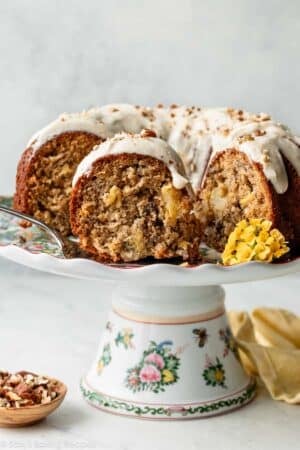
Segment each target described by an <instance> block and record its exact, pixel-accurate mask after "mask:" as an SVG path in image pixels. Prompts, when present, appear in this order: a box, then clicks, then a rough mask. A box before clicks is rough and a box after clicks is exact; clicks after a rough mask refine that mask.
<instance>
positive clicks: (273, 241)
mask: <svg viewBox="0 0 300 450" xmlns="http://www.w3.org/2000/svg"><path fill="white" fill-rule="evenodd" d="M288 251H289V248H288V246H287V245H286V242H285V238H284V236H283V235H282V234H281V233H280V231H279V230H277V229H276V228H274V229H272V222H270V221H269V220H265V219H249V220H245V219H244V220H241V221H240V222H239V223H238V224H237V225H236V227H235V229H234V230H233V232H232V233H231V234H230V235H229V237H228V241H227V244H226V246H225V249H224V251H223V254H222V262H223V264H224V265H227V266H230V265H233V264H238V263H242V262H248V261H265V262H271V261H273V259H275V258H280V257H281V256H282V255H284V254H285V253H287V252H288Z"/></svg>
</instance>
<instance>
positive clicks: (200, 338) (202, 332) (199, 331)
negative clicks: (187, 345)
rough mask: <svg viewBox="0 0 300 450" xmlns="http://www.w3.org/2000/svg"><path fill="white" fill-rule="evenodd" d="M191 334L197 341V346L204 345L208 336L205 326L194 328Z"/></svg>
mask: <svg viewBox="0 0 300 450" xmlns="http://www.w3.org/2000/svg"><path fill="white" fill-rule="evenodd" d="M193 334H195V339H196V341H197V342H198V346H199V347H204V345H205V344H206V341H207V338H208V334H207V330H206V328H194V330H193Z"/></svg>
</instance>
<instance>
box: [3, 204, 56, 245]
mask: <svg viewBox="0 0 300 450" xmlns="http://www.w3.org/2000/svg"><path fill="white" fill-rule="evenodd" d="M0 212H4V213H7V214H11V215H12V216H14V217H17V218H18V219H22V220H26V221H27V222H30V223H32V224H33V225H37V226H38V227H40V228H42V229H43V230H44V231H46V233H48V234H50V235H51V237H52V239H53V240H54V241H55V242H56V244H57V245H58V246H59V248H60V250H61V251H62V252H63V253H64V241H63V238H62V237H61V236H60V234H59V233H58V232H57V231H55V230H53V229H52V228H50V227H49V226H48V225H46V224H45V223H44V222H41V221H40V220H37V219H35V218H34V217H31V216H28V215H27V214H24V213H21V212H19V211H16V210H14V209H12V208H7V207H6V206H2V205H0Z"/></svg>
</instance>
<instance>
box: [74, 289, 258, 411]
mask: <svg viewBox="0 0 300 450" xmlns="http://www.w3.org/2000/svg"><path fill="white" fill-rule="evenodd" d="M81 390H82V393H83V396H84V397H85V399H86V400H87V401H88V402H89V403H91V404H92V405H94V406H96V407H98V408H100V409H103V410H106V411H108V412H113V413H116V414H122V415H127V416H134V417H140V418H151V419H160V420H162V419H190V418H201V417H208V416H214V415H217V414H222V413H225V412H229V411H231V410H234V409H237V408H239V407H241V406H244V405H246V404H247V403H249V402H250V401H251V400H252V398H253V397H254V395H255V382H254V380H253V379H250V378H249V377H248V376H247V375H246V374H245V373H244V371H243V369H242V366H241V364H240V361H239V359H238V352H237V348H236V345H235V342H234V339H233V337H232V335H231V332H230V328H229V325H228V321H227V317H226V313H225V308H224V290H223V289H222V288H221V287H220V286H200V287H146V286H144V287H140V288H139V287H136V288H132V287H131V286H130V287H129V286H124V285H123V286H122V287H121V288H119V289H117V290H116V291H115V292H114V294H113V301H112V311H111V312H110V315H109V318H108V321H107V323H106V328H105V331H104V333H103V336H102V339H101V343H100V347H99V352H98V354H97V358H96V360H95V361H94V363H93V365H92V367H91V369H90V371H89V372H88V374H87V376H86V377H84V378H83V379H82V381H81Z"/></svg>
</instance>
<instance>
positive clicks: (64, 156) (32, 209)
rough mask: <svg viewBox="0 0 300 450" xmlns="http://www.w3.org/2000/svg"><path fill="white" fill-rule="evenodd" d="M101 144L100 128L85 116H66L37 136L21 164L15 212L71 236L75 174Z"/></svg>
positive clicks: (19, 166) (91, 118) (34, 137)
mask: <svg viewBox="0 0 300 450" xmlns="http://www.w3.org/2000/svg"><path fill="white" fill-rule="evenodd" d="M101 141H102V139H101V124H99V122H98V121H97V120H96V119H95V118H93V117H90V116H88V115H87V114H86V113H81V114H70V115H65V114H63V115H61V116H60V117H59V118H58V119H57V120H56V121H54V122H53V123H52V124H50V125H49V126H48V127H46V128H44V129H43V130H41V131H40V132H38V133H37V134H36V135H34V136H33V137H32V138H31V140H30V141H29V143H28V145H27V149H26V150H25V152H24V153H23V155H22V157H21V159H20V162H19V164H18V169H17V182H16V193H15V196H14V208H15V209H16V210H18V211H20V212H24V213H27V214H30V215H32V216H34V217H35V218H37V219H39V220H41V221H43V222H45V223H46V224H47V225H49V226H51V227H52V228H54V229H56V230H58V231H59V232H60V233H61V234H63V235H64V236H67V235H69V234H70V232H71V228H70V221H69V198H70V194H71V188H72V179H73V175H74V172H75V170H76V168H77V166H78V164H79V163H80V161H81V160H82V159H83V158H84V157H85V156H86V155H87V154H88V153H89V152H90V151H91V149H92V148H93V147H94V146H95V145H96V144H99V143H100V142H101Z"/></svg>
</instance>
